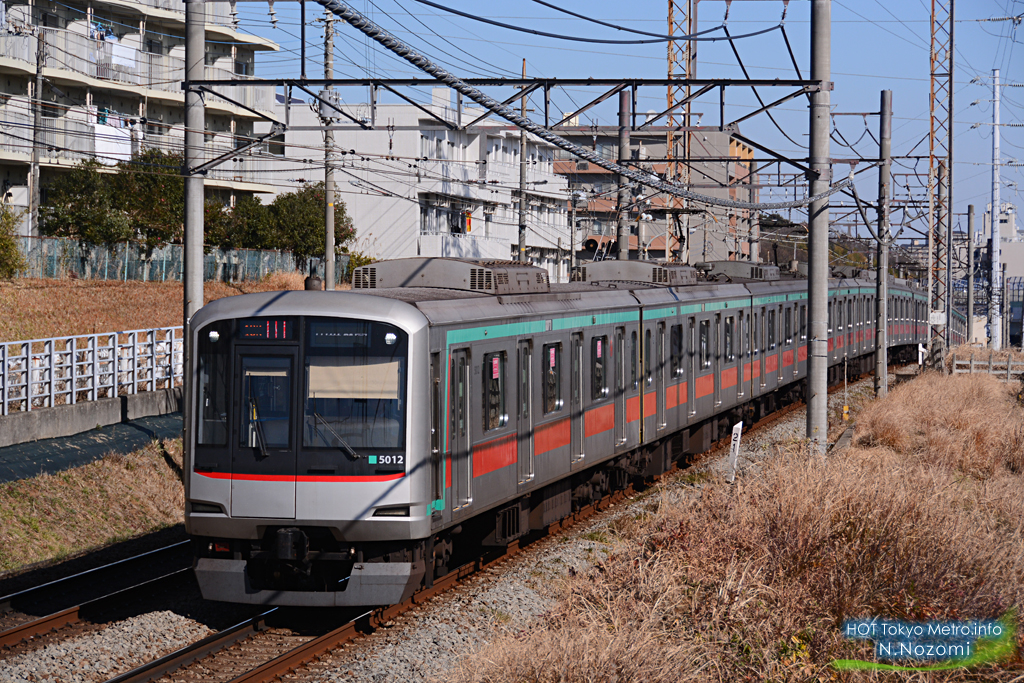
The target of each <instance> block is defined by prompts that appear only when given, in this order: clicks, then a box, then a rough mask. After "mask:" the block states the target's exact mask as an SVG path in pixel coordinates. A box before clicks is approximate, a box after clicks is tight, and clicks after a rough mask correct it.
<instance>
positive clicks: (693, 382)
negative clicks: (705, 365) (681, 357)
mask: <svg viewBox="0 0 1024 683" xmlns="http://www.w3.org/2000/svg"><path fill="white" fill-rule="evenodd" d="M686 329H687V334H686V339H687V353H686V364H687V365H688V368H687V372H688V373H689V375H690V381H689V382H687V383H686V386H687V402H686V404H687V405H688V406H690V408H689V410H688V411H687V413H686V416H687V417H688V418H693V417H696V415H697V389H696V386H697V372H698V370H700V360H699V359H698V358H697V319H696V318H694V317H692V316H691V317H690V319H689V320H688V321H687V323H686Z"/></svg>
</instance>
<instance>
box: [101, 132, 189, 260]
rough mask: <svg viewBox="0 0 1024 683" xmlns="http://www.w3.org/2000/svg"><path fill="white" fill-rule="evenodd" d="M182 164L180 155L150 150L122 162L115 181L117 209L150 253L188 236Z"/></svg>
mask: <svg viewBox="0 0 1024 683" xmlns="http://www.w3.org/2000/svg"><path fill="white" fill-rule="evenodd" d="M181 165H182V156H181V155H180V154H169V153H166V152H162V151H160V150H158V149H147V150H145V151H144V152H142V153H141V154H139V155H138V156H137V157H136V158H135V159H133V160H132V161H130V162H128V161H122V162H120V163H118V165H117V173H115V174H114V176H113V178H112V179H111V187H112V193H113V197H114V203H115V207H116V208H117V209H118V210H119V211H121V212H122V213H123V214H124V215H125V216H126V218H127V220H128V224H129V226H130V228H131V230H132V232H133V234H134V235H135V236H137V237H138V238H139V239H141V240H142V242H143V244H144V245H145V248H146V251H147V252H151V251H152V250H153V249H156V248H158V247H161V246H163V245H165V244H169V243H171V242H180V241H181V239H182V235H183V234H184V216H185V179H184V178H183V177H182V176H181Z"/></svg>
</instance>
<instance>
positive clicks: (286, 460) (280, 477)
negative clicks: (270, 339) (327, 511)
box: [231, 346, 298, 519]
mask: <svg viewBox="0 0 1024 683" xmlns="http://www.w3.org/2000/svg"><path fill="white" fill-rule="evenodd" d="M235 353H236V359H237V360H236V362H237V363H238V365H237V366H236V367H238V368H239V372H238V375H237V377H236V379H235V382H236V383H237V385H238V386H237V388H236V390H235V395H236V396H240V397H241V400H240V401H239V402H238V408H237V410H239V413H240V414H239V419H238V420H236V421H235V427H234V430H233V431H234V438H233V439H232V448H231V473H232V478H231V516H232V517H267V518H275V519H294V518H295V468H296V466H297V462H296V450H297V449H296V440H297V436H296V420H295V419H293V416H294V415H295V414H296V413H297V410H296V406H297V400H296V396H295V393H294V390H293V387H294V384H295V375H296V372H297V365H298V347H292V348H282V347H275V348H269V347H266V346H263V347H259V346H239V347H236V349H235Z"/></svg>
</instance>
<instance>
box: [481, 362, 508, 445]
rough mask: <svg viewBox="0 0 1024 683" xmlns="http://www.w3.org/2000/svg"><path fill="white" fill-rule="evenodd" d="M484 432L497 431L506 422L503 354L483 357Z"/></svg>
mask: <svg viewBox="0 0 1024 683" xmlns="http://www.w3.org/2000/svg"><path fill="white" fill-rule="evenodd" d="M483 376H484V382H483V385H484V431H490V430H492V429H498V428H499V427H503V426H505V423H506V422H508V415H507V414H506V413H505V352H504V351H498V352H497V353H488V354H485V355H484V367H483Z"/></svg>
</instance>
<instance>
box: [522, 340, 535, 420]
mask: <svg viewBox="0 0 1024 683" xmlns="http://www.w3.org/2000/svg"><path fill="white" fill-rule="evenodd" d="M532 351H533V342H520V345H519V418H520V419H522V420H526V421H529V419H530V403H531V402H532V400H533V397H532V396H531V395H530V393H531V392H530V371H531V368H532V366H533V363H532V362H531V361H532V360H533V359H532V358H531V356H532V355H533V354H532Z"/></svg>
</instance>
